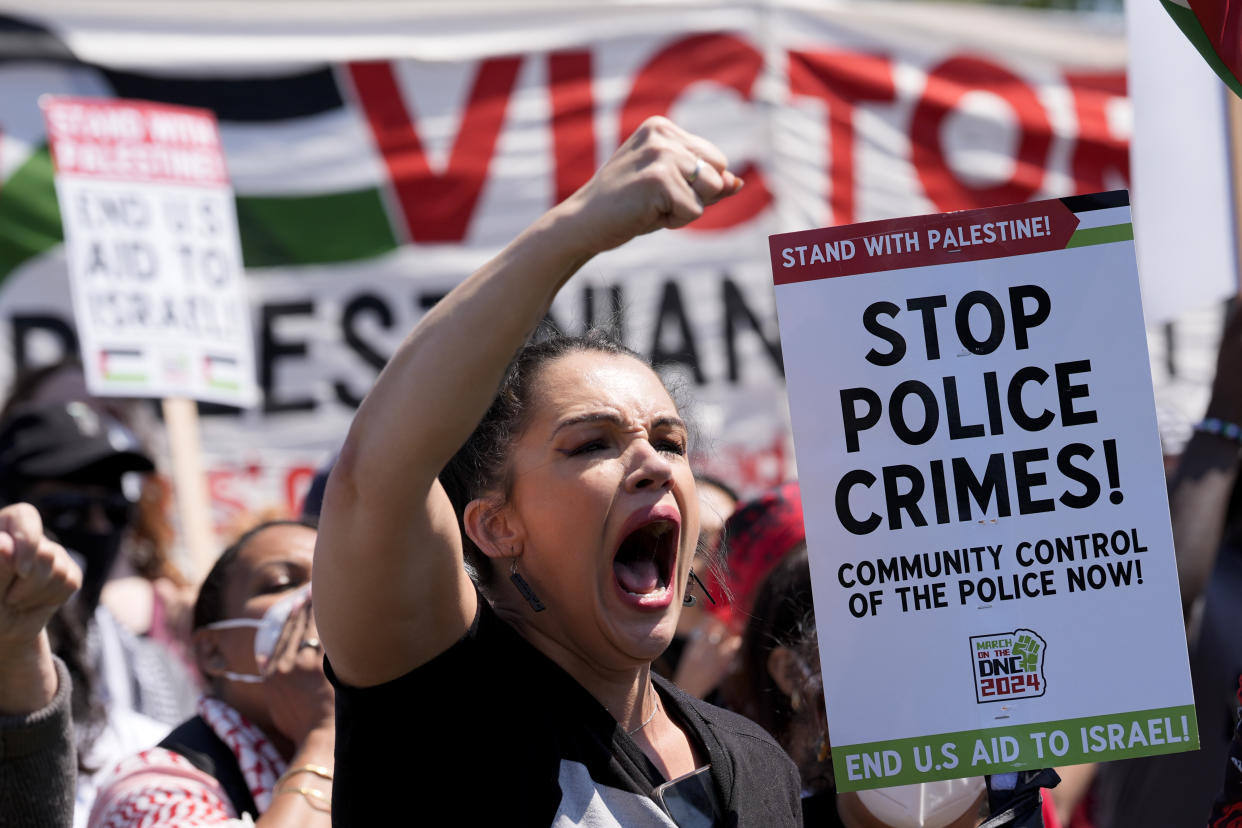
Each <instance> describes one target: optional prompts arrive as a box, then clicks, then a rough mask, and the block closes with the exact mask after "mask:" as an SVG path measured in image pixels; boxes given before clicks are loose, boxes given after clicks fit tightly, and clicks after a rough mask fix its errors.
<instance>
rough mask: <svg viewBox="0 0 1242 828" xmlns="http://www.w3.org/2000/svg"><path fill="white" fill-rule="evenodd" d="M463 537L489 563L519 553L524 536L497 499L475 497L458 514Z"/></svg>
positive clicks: (505, 506) (519, 523)
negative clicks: (485, 557) (487, 558)
mask: <svg viewBox="0 0 1242 828" xmlns="http://www.w3.org/2000/svg"><path fill="white" fill-rule="evenodd" d="M462 524H463V525H464V526H465V529H466V535H467V536H468V537H469V538H470V540H472V541H474V545H475V546H477V547H479V549H480V550H482V552H483V554H484V555H486V556H487V557H489V558H491V559H492V560H497V559H499V558H512V557H516V556H517V555H520V554H521V552H522V542H523V541H524V540H525V535H524V533H523V532H522V528H521V522H520V521H519V520H518V518H517V515H515V514H514V512H513V510H512V509H510V508H509V506H508V504H506V503H505V502H504V501H502V500H501V499H500V498H499V497H495V496H486V497H479V498H475V499H474V500H472V501H470V502H469V503H467V504H466V509H465V511H464V512H463V513H462Z"/></svg>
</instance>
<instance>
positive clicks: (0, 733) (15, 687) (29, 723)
mask: <svg viewBox="0 0 1242 828" xmlns="http://www.w3.org/2000/svg"><path fill="white" fill-rule="evenodd" d="M81 584H82V571H81V570H80V569H79V568H78V566H77V564H75V563H74V562H73V561H72V560H71V559H70V558H69V555H68V553H67V552H65V550H64V548H63V547H62V546H60V545H59V544H56V543H53V542H52V541H50V540H48V539H47V538H45V537H44V536H43V523H42V521H41V520H40V519H39V513H38V512H37V511H35V508H34V507H33V506H31V505H29V504H26V503H18V504H15V505H12V506H6V507H5V508H3V509H0V748H3V750H4V755H3V758H0V802H3V803H4V804H3V806H0V807H2V808H3V809H4V811H5V812H6V815H7V816H8V817H9V818H10V819H12V820H13V823H12V824H14V825H31V826H42V825H59V824H64V823H65V821H66V820H68V819H69V818H70V816H71V815H72V814H73V790H74V784H75V782H76V775H75V771H76V769H77V761H76V757H77V754H76V753H75V751H74V744H73V726H72V721H71V720H70V715H69V692H70V688H69V685H68V682H69V675H68V673H67V672H66V671H65V668H64V665H58V664H57V662H56V660H55V659H54V658H53V657H52V651H51V648H50V647H49V646H48V638H47V622H48V621H49V620H50V619H51V617H52V615H54V614H55V613H56V611H57V610H58V609H59V608H60V607H61V605H62V604H64V603H65V602H66V601H67V600H69V596H71V595H73V593H74V592H75V591H76V590H77V589H78V587H79V586H81ZM0 822H6V820H4V819H2V818H0ZM6 824H7V823H6Z"/></svg>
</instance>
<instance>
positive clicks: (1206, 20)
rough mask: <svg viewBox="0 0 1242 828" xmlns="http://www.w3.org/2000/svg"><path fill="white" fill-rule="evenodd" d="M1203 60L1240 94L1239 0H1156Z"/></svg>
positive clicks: (1241, 31)
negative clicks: (1158, 0)
mask: <svg viewBox="0 0 1242 828" xmlns="http://www.w3.org/2000/svg"><path fill="white" fill-rule="evenodd" d="M1160 2H1161V3H1162V4H1163V5H1164V8H1165V10H1167V11H1168V13H1169V14H1170V15H1171V16H1172V17H1173V20H1174V22H1176V23H1177V26H1178V28H1180V29H1181V30H1182V31H1183V32H1184V33H1185V34H1186V37H1188V38H1190V42H1191V43H1193V44H1194V46H1195V48H1196V49H1198V50H1199V54H1201V55H1203V59H1204V60H1206V61H1207V62H1208V66H1211V67H1212V71H1214V72H1215V73H1216V74H1218V75H1220V79H1221V80H1223V81H1224V82H1225V83H1226V84H1228V85H1229V88H1230V89H1232V90H1233V92H1234V94H1235V95H1238V96H1239V97H1242V81H1240V80H1239V78H1242V0H1160Z"/></svg>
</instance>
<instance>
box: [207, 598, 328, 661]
mask: <svg viewBox="0 0 1242 828" xmlns="http://www.w3.org/2000/svg"><path fill="white" fill-rule="evenodd" d="M310 594H311V585H310V583H306V584H303V585H302V586H300V587H298V588H297V589H295V590H293V591H292V592H290V593H289V594H288V595H286V596H284V597H283V598H281V599H280V600H279V601H277V602H276V603H274V604H272V605H271V606H270V607H268V609H267V612H265V613H263V617H262V618H259V619H255V618H230V619H228V620H226V621H216V622H214V623H211V624H207V625H206V626H204V627H203V629H204V630H233V629H240V628H243V627H253V628H254V630H255V633H254V663H255V664H256V665H257V666H258V668H259V674H258V675H253V674H251V673H233V672H229V671H227V670H226V671H224V672H221V673H218V674H217V675H219V676H221V677H223V678H226V679H229V680H231V681H241V682H245V683H246V684H262V683H263V681H264V678H265V676H264V675H263V674H264V673H265V672H266V669H267V664H268V662H269V661H271V660H272V656H273V655H275V654H276V642H277V641H279V640H280V631H281V630H283V629H284V627H285V622H287V621H288V620H289V616H291V615H293V613H294V612H295V611H297V610H299V609H301V608H302V607H303V606H304V605H305V604H306V603H307V602H308V601H310Z"/></svg>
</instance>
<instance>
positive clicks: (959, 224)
mask: <svg viewBox="0 0 1242 828" xmlns="http://www.w3.org/2000/svg"><path fill="white" fill-rule="evenodd" d="M1077 227H1078V217H1077V216H1075V215H1074V214H1073V212H1071V211H1070V210H1069V209H1068V208H1067V207H1066V206H1065V205H1064V204H1063V203H1062V202H1061V201H1060V199H1049V200H1047V201H1034V202H1030V203H1026V204H1013V205H1009V206H1005V207H988V208H984V209H982V210H962V211H961V212H957V213H948V214H939V215H932V216H912V217H909V218H900V219H886V220H883V221H868V222H863V223H862V224H849V225H845V226H841V227H821V228H819V229H817V230H802V231H799V232H796V233H778V234H776V235H773V236H769V237H768V244H769V247H770V250H771V253H772V273H773V281H775V283H776V284H778V285H787V284H792V283H794V282H809V281H812V280H815V279H831V278H833V277H835V276H852V275H854V274H858V273H878V272H880V271H884V270H898V269H902V268H909V267H926V266H927V265H936V264H949V263H953V262H970V261H978V260H980V259H995V258H999V257H1002V256H1019V255H1023V254H1026V253H1040V252H1043V251H1046V250H1062V249H1064V248H1065V245H1066V244H1067V243H1068V242H1069V239H1070V236H1072V235H1074V230H1075V229H1076V228H1077Z"/></svg>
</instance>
